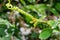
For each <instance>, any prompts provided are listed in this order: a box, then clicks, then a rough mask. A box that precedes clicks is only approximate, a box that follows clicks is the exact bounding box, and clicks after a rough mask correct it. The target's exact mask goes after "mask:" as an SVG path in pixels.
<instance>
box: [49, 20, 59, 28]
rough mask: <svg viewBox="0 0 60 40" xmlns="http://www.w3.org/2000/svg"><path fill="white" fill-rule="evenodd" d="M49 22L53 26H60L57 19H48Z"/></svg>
mask: <svg viewBox="0 0 60 40" xmlns="http://www.w3.org/2000/svg"><path fill="white" fill-rule="evenodd" d="M48 24H49V25H50V26H51V27H52V28H56V27H57V26H58V22H57V21H53V20H50V21H48Z"/></svg>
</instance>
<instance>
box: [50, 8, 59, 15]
mask: <svg viewBox="0 0 60 40" xmlns="http://www.w3.org/2000/svg"><path fill="white" fill-rule="evenodd" d="M50 11H51V12H52V13H53V14H54V15H56V16H58V15H59V13H58V11H57V10H56V9H55V8H51V9H50Z"/></svg>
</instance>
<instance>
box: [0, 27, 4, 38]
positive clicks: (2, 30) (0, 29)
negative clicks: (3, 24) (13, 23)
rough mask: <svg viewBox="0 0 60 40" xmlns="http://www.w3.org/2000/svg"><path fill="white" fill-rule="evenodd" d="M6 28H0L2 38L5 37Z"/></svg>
mask: <svg viewBox="0 0 60 40" xmlns="http://www.w3.org/2000/svg"><path fill="white" fill-rule="evenodd" d="M4 30H5V29H4V28H0V37H3V36H5V32H4Z"/></svg>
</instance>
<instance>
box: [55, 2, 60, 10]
mask: <svg viewBox="0 0 60 40" xmlns="http://www.w3.org/2000/svg"><path fill="white" fill-rule="evenodd" d="M55 8H56V9H57V10H58V11H60V3H56V5H55Z"/></svg>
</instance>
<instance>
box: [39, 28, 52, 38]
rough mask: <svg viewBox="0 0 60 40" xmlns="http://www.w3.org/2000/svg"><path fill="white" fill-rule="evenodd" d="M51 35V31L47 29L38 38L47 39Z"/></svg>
mask: <svg viewBox="0 0 60 40" xmlns="http://www.w3.org/2000/svg"><path fill="white" fill-rule="evenodd" d="M51 34H52V29H50V28H47V29H44V30H43V31H42V32H41V33H40V35H39V38H40V39H47V38H49V37H50V35H51Z"/></svg>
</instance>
